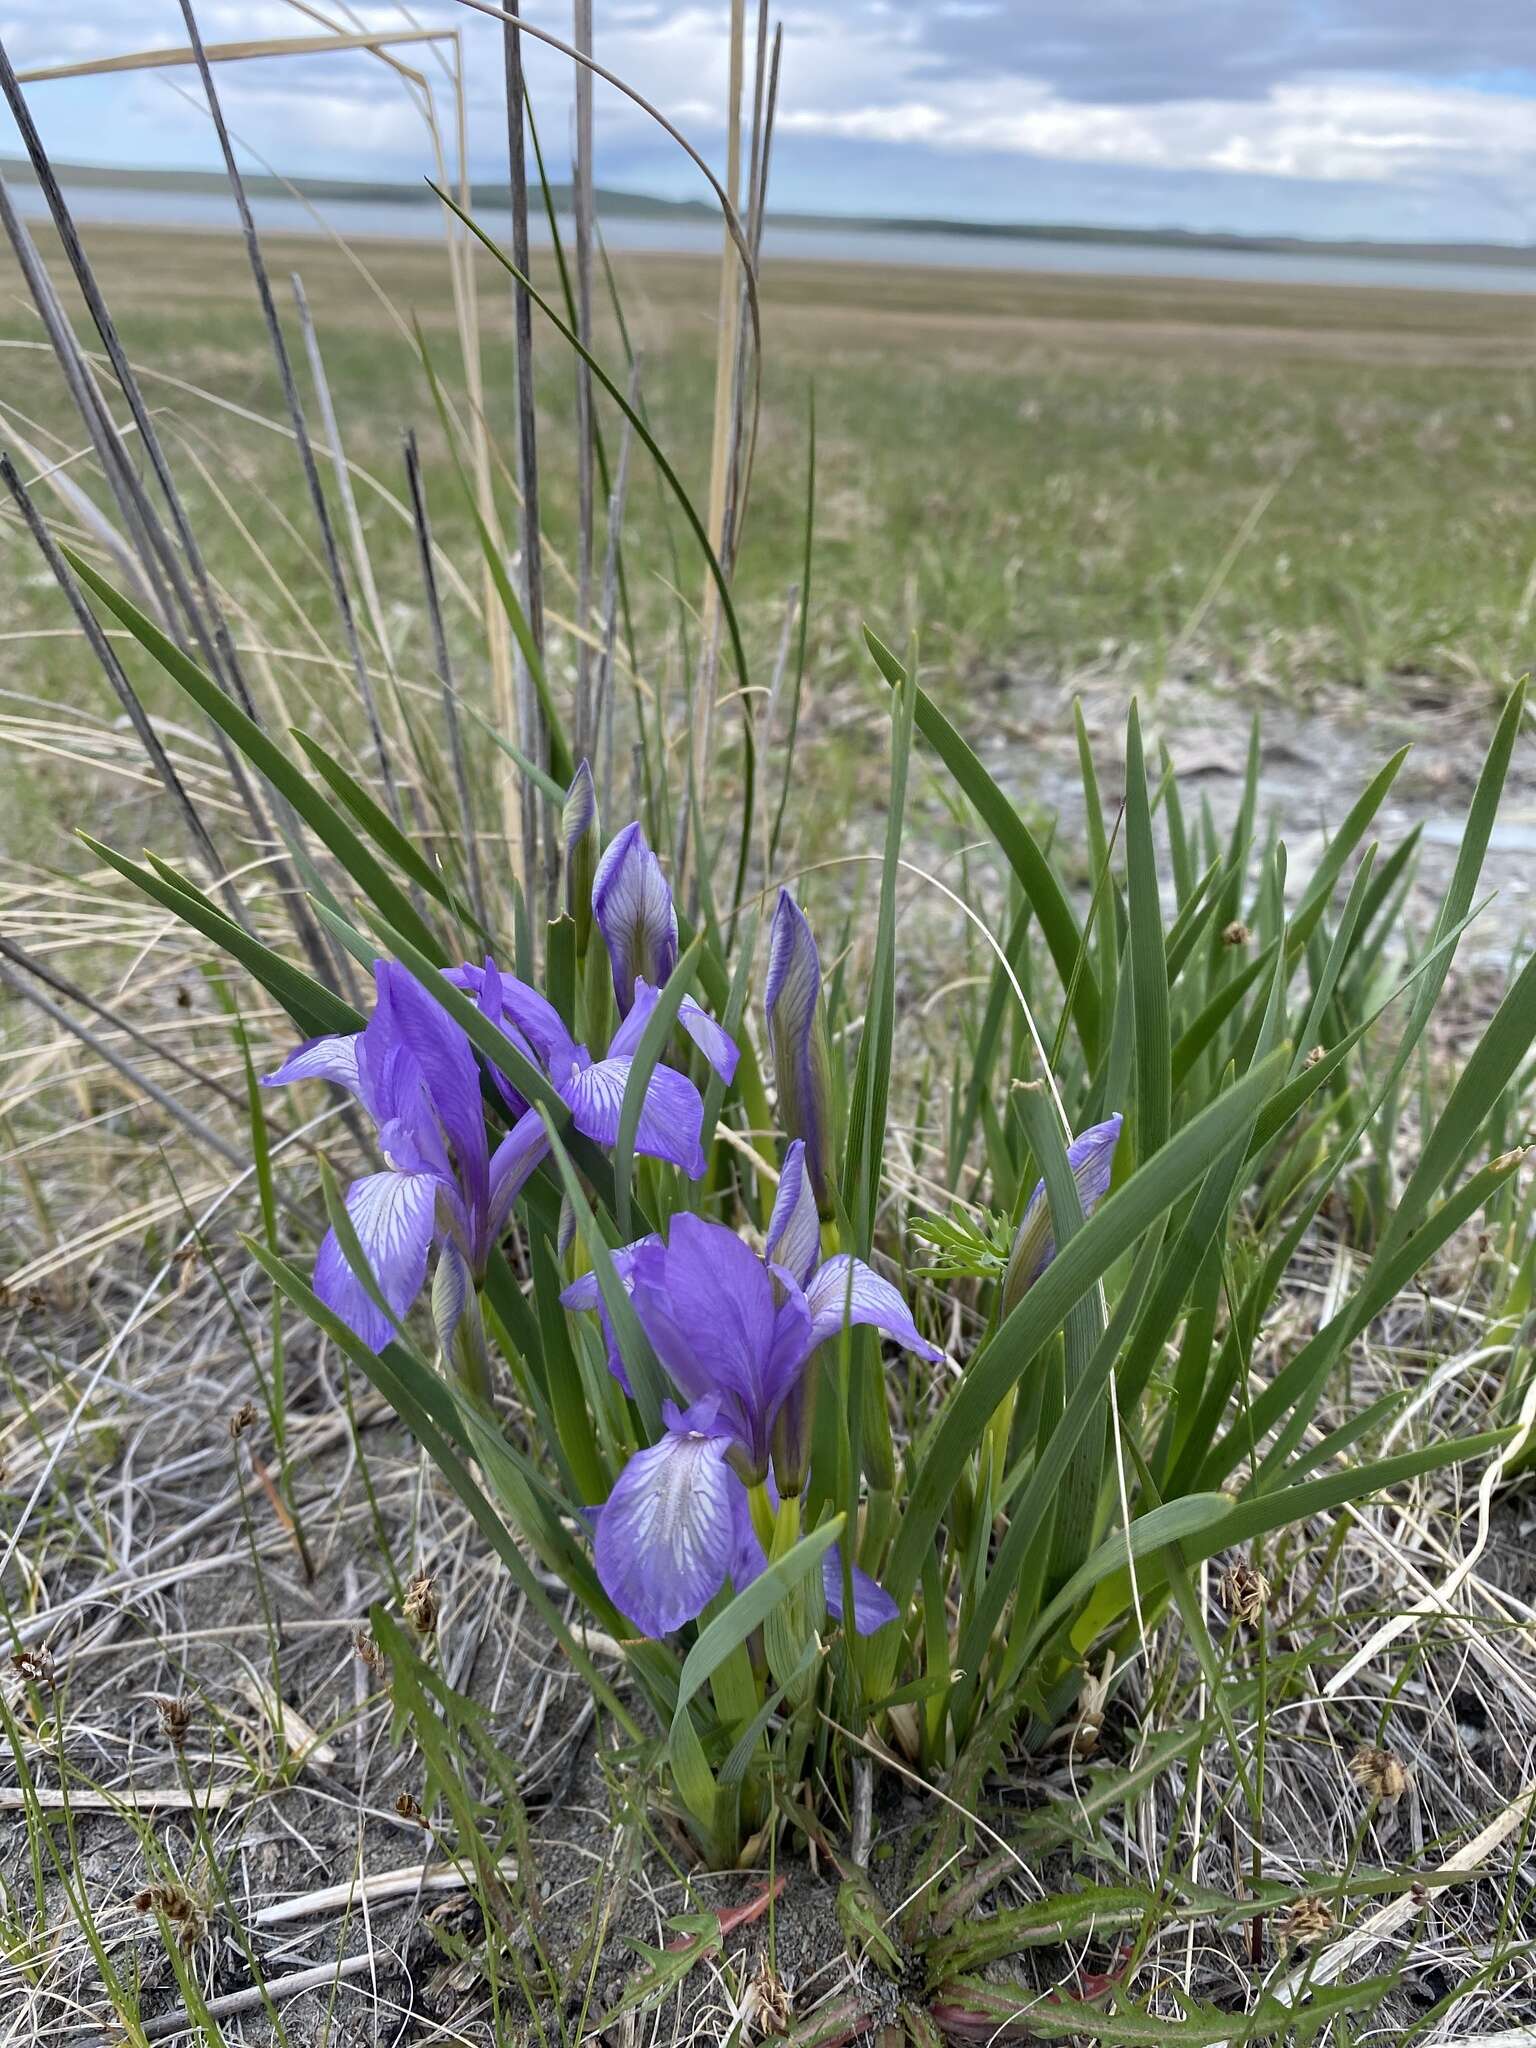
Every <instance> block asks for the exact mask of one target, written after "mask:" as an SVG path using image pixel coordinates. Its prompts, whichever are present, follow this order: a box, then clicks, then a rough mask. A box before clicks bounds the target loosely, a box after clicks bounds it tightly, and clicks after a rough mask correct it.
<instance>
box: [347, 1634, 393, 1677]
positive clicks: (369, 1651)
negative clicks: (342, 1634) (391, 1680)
mask: <svg viewBox="0 0 1536 2048" xmlns="http://www.w3.org/2000/svg"><path fill="white" fill-rule="evenodd" d="M352 1647H353V1649H354V1650H355V1651H356V1652H357V1655H358V1660H359V1662H360V1663H363V1664H366V1665H367V1667H368V1669H369V1670H370V1671H372V1672H376V1673H382V1672H383V1671H384V1670H386V1669H387V1667H388V1663H389V1660H388V1658H387V1657H386V1656H385V1655H384V1652H383V1651H382V1650H381V1649H380V1648H379V1646H378V1644H377V1642H376V1641H375V1640H374V1638H373V1636H372V1634H371V1633H370V1632H369V1630H367V1629H365V1628H360V1629H359V1630H358V1632H357V1634H356V1635H355V1636H354V1637H353V1638H352Z"/></svg>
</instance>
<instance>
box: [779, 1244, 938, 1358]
mask: <svg viewBox="0 0 1536 2048" xmlns="http://www.w3.org/2000/svg"><path fill="white" fill-rule="evenodd" d="M805 1298H806V1300H807V1301H808V1302H809V1303H810V1308H811V1333H812V1341H813V1342H814V1343H817V1344H821V1343H824V1342H825V1341H826V1339H827V1338H828V1337H835V1336H836V1335H837V1333H838V1331H839V1330H841V1329H842V1327H843V1325H844V1323H845V1322H848V1323H870V1324H873V1326H874V1327H875V1328H876V1329H877V1330H883V1331H884V1332H885V1334H886V1335H887V1336H888V1337H894V1338H895V1339H896V1342H897V1343H898V1344H901V1345H903V1346H905V1348H906V1349H907V1350H908V1351H915V1352H916V1353H917V1355H918V1357H919V1358H926V1359H929V1360H931V1361H934V1362H937V1361H938V1360H939V1359H941V1358H942V1357H943V1356H944V1354H943V1352H942V1351H938V1350H936V1349H935V1348H934V1346H933V1345H932V1344H930V1343H929V1342H928V1340H927V1338H926V1337H923V1336H922V1335H920V1334H919V1331H918V1327H917V1325H916V1323H914V1322H913V1320H912V1311H911V1310H910V1309H909V1308H908V1307H907V1304H906V1303H905V1302H904V1301H903V1300H902V1298H901V1295H900V1293H899V1292H898V1291H897V1289H896V1288H894V1287H893V1286H892V1285H891V1283H890V1281H889V1280H882V1279H881V1277H880V1275H879V1274H878V1273H876V1272H873V1271H872V1270H871V1269H870V1268H869V1267H868V1266H866V1265H865V1264H864V1261H863V1260H862V1259H851V1258H849V1257H848V1256H847V1254H846V1253H843V1252H839V1253H838V1255H837V1256H836V1258H831V1259H828V1260H827V1262H826V1263H825V1265H823V1266H819V1267H818V1268H817V1270H816V1271H815V1272H814V1273H813V1274H812V1275H811V1277H810V1279H809V1280H808V1281H807V1283H806V1288H805Z"/></svg>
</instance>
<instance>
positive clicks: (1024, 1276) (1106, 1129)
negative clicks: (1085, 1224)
mask: <svg viewBox="0 0 1536 2048" xmlns="http://www.w3.org/2000/svg"><path fill="white" fill-rule="evenodd" d="M1124 1121H1125V1119H1124V1118H1123V1117H1122V1116H1121V1115H1120V1113H1119V1111H1118V1110H1117V1111H1116V1112H1115V1114H1114V1115H1113V1116H1112V1117H1109V1118H1108V1119H1107V1120H1106V1121H1105V1122H1104V1123H1101V1124H1091V1125H1090V1126H1089V1128H1088V1129H1087V1130H1086V1131H1084V1132H1083V1134H1082V1136H1081V1137H1080V1138H1074V1139H1073V1140H1072V1143H1071V1144H1070V1145H1069V1146H1068V1147H1067V1164H1068V1165H1069V1166H1070V1167H1071V1169H1072V1178H1073V1179H1074V1180H1075V1181H1076V1182H1077V1195H1078V1200H1079V1201H1080V1202H1081V1203H1082V1205H1083V1215H1084V1217H1085V1218H1087V1217H1089V1216H1091V1215H1092V1214H1093V1212H1094V1209H1095V1207H1096V1206H1097V1204H1098V1203H1099V1202H1100V1201H1101V1200H1102V1199H1103V1197H1104V1196H1105V1195H1106V1194H1107V1193H1108V1191H1109V1177H1110V1173H1111V1172H1112V1170H1113V1168H1114V1164H1115V1147H1116V1145H1118V1144H1119V1142H1120V1126H1121V1125H1122V1123H1123V1122H1124ZM1055 1256H1056V1239H1055V1236H1054V1234H1053V1232H1052V1230H1051V1210H1050V1204H1049V1203H1048V1202H1047V1201H1046V1198H1045V1182H1044V1181H1043V1180H1042V1181H1038V1182H1036V1184H1035V1191H1034V1193H1033V1194H1032V1195H1031V1196H1030V1198H1029V1207H1028V1208H1027V1209H1026V1210H1025V1211H1024V1220H1023V1222H1022V1223H1020V1225H1019V1230H1018V1235H1017V1236H1016V1237H1015V1238H1014V1240H1013V1250H1012V1252H1011V1253H1010V1255H1009V1259H1008V1270H1007V1272H1006V1273H1005V1274H1004V1276H1003V1314H1004V1315H1005V1316H1006V1315H1008V1314H1009V1313H1011V1311H1012V1310H1014V1309H1015V1308H1017V1307H1018V1305H1019V1303H1020V1302H1021V1301H1022V1300H1023V1298H1024V1296H1025V1294H1026V1293H1027V1292H1028V1290H1029V1289H1030V1288H1031V1287H1033V1286H1034V1284H1035V1282H1036V1281H1037V1280H1038V1279H1039V1278H1040V1275H1041V1274H1042V1273H1043V1272H1044V1271H1045V1269H1046V1267H1047V1266H1048V1265H1049V1264H1050V1263H1051V1261H1052V1259H1054V1258H1055Z"/></svg>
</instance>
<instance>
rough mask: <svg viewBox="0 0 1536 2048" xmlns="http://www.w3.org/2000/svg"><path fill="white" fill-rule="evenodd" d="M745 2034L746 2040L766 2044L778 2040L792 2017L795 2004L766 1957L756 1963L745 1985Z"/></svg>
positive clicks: (785, 2031)
mask: <svg viewBox="0 0 1536 2048" xmlns="http://www.w3.org/2000/svg"><path fill="white" fill-rule="evenodd" d="M746 2003H747V2011H748V2013H749V2014H750V2018H749V2019H748V2021H747V2026H746V2035H747V2038H748V2039H749V2040H759V2041H766V2040H769V2039H777V2038H778V2036H779V2035H780V2034H786V2033H788V2031H789V2023H790V2021H791V2020H792V2019H793V2017H794V2001H793V2000H792V1999H791V1997H790V1995H789V1993H788V1991H786V1990H785V1988H784V1980H783V1978H782V1977H780V1975H779V1973H778V1971H777V1970H775V1968H774V1967H773V1964H772V1963H771V1962H770V1961H769V1960H768V1958H767V1957H766V1956H764V1957H763V1959H762V1961H761V1962H760V1963H759V1964H758V1966H757V1969H756V1971H755V1973H754V1975H753V1977H752V1981H751V1983H750V1984H749V1985H748V1986H747V2000H746Z"/></svg>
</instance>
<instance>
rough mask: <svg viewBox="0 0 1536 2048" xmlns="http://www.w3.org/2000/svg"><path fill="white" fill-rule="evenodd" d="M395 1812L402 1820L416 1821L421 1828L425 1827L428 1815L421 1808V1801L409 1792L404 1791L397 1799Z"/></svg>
mask: <svg viewBox="0 0 1536 2048" xmlns="http://www.w3.org/2000/svg"><path fill="white" fill-rule="evenodd" d="M395 1812H396V1813H397V1814H398V1815H399V1816H400V1818H401V1820H413V1821H415V1823H416V1825H417V1827H419V1828H424V1827H425V1826H426V1824H427V1816H426V1815H425V1814H424V1813H423V1812H422V1810H421V1803H420V1801H419V1800H417V1799H416V1798H415V1797H414V1796H413V1794H411V1793H409V1792H402V1793H401V1794H400V1795H399V1797H398V1798H397V1799H396V1800H395Z"/></svg>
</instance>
